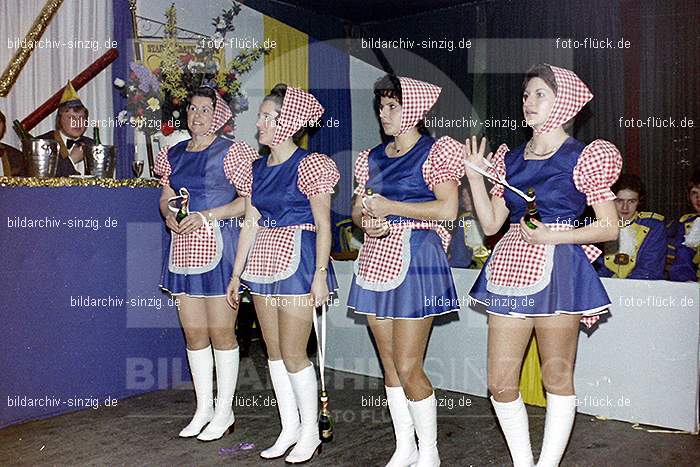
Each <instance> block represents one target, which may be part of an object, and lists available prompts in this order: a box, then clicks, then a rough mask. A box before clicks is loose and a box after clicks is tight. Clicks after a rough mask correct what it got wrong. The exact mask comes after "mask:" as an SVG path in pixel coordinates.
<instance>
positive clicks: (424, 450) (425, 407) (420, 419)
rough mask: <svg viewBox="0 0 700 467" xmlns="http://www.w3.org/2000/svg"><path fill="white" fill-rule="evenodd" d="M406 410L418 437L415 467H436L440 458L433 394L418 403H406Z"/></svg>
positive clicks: (435, 406) (435, 404) (435, 405)
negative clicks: (409, 414)
mask: <svg viewBox="0 0 700 467" xmlns="http://www.w3.org/2000/svg"><path fill="white" fill-rule="evenodd" d="M408 410H409V412H410V413H411V418H412V419H413V426H414V427H415V429H416V435H418V461H417V462H416V464H415V465H416V467H437V466H439V465H440V456H439V454H438V449H437V403H436V401H435V393H432V394H431V395H430V396H428V397H426V398H425V399H423V400H419V401H411V400H409V401H408Z"/></svg>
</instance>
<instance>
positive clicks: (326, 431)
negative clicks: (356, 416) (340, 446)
mask: <svg viewBox="0 0 700 467" xmlns="http://www.w3.org/2000/svg"><path fill="white" fill-rule="evenodd" d="M333 425H334V423H333V418H332V417H331V412H330V410H328V393H327V392H326V391H321V414H320V415H319V416H318V436H319V437H320V438H321V442H323V443H330V442H331V441H333Z"/></svg>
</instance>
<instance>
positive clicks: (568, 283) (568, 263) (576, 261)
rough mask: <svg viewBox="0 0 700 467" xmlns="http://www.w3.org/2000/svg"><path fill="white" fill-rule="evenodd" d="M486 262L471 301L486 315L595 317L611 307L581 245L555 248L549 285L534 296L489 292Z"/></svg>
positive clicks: (472, 290) (472, 292)
mask: <svg viewBox="0 0 700 467" xmlns="http://www.w3.org/2000/svg"><path fill="white" fill-rule="evenodd" d="M489 261H490V258H489V260H487V262H486V264H485V265H484V267H483V269H482V270H481V274H479V277H478V278H477V280H476V282H475V283H474V285H473V286H472V289H471V291H470V292H469V297H470V298H471V299H473V300H475V301H477V302H479V303H481V304H483V305H485V306H486V311H488V312H489V313H494V314H499V315H511V316H546V315H555V314H560V313H571V314H582V315H596V314H600V313H601V312H603V311H604V310H605V309H607V308H608V307H609V306H610V298H609V297H608V294H607V292H606V291H605V288H603V284H602V283H601V281H600V278H599V277H598V274H597V273H596V271H595V269H594V268H593V266H592V265H591V263H590V262H589V260H588V257H587V256H586V254H585V253H584V251H583V249H582V248H581V246H579V245H568V244H567V245H556V246H555V247H554V259H553V261H554V263H553V267H552V273H551V279H550V282H549V284H548V285H547V286H546V287H545V288H544V289H542V290H540V291H539V292H537V293H534V294H531V295H521V296H515V295H500V294H497V293H493V292H489V291H488V290H487V283H488V281H487V279H486V268H487V266H488V263H489Z"/></svg>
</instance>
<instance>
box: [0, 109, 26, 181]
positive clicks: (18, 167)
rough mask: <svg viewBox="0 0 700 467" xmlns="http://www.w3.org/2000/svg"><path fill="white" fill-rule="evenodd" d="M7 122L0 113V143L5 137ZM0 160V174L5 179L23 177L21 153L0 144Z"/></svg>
mask: <svg viewBox="0 0 700 467" xmlns="http://www.w3.org/2000/svg"><path fill="white" fill-rule="evenodd" d="M6 129H7V122H6V120H5V114H3V113H2V112H0V141H2V138H3V137H4V136H5V130H6ZM0 158H2V174H3V175H4V176H5V177H18V176H21V175H24V169H23V168H24V161H23V159H22V153H21V152H20V151H18V150H17V149H15V148H13V147H12V146H10V145H8V144H5V143H0Z"/></svg>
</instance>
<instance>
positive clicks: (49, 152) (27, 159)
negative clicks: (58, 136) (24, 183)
mask: <svg viewBox="0 0 700 467" xmlns="http://www.w3.org/2000/svg"><path fill="white" fill-rule="evenodd" d="M58 153H59V152H58V141H54V140H52V139H40V138H32V139H25V140H23V141H22V154H23V155H24V163H25V166H26V168H27V175H29V176H30V177H39V178H48V177H55V176H56V167H58Z"/></svg>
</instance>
